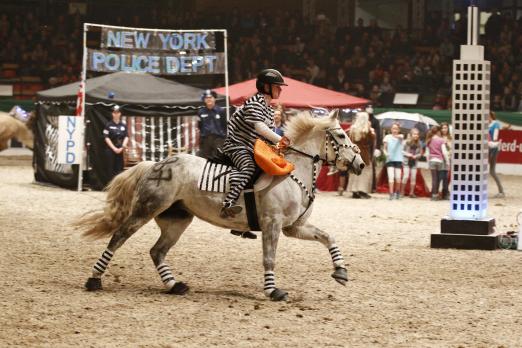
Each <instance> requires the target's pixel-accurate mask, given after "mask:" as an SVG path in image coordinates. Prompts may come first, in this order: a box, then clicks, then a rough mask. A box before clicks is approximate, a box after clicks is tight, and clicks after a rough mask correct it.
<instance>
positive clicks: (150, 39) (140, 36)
mask: <svg viewBox="0 0 522 348" xmlns="http://www.w3.org/2000/svg"><path fill="white" fill-rule="evenodd" d="M101 47H102V48H122V49H130V50H138V51H139V50H155V51H201V50H204V51H206V50H215V49H216V38H215V35H214V33H213V32H211V31H209V32H185V31H183V32H182V31H165V30H159V31H152V30H139V29H130V28H128V29H114V28H107V27H103V28H102V44H101Z"/></svg>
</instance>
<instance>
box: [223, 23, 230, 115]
mask: <svg viewBox="0 0 522 348" xmlns="http://www.w3.org/2000/svg"><path fill="white" fill-rule="evenodd" d="M224 37H225V105H226V108H227V122H228V121H229V119H230V103H229V97H228V32H227V30H226V29H225V30H224Z"/></svg>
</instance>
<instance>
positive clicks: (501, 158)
mask: <svg viewBox="0 0 522 348" xmlns="http://www.w3.org/2000/svg"><path fill="white" fill-rule="evenodd" d="M498 138H499V139H500V140H501V142H500V144H499V150H500V152H499V155H498V158H497V163H513V164H522V131H517V130H509V129H502V130H500V132H499V136H498Z"/></svg>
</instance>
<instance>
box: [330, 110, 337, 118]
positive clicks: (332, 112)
mask: <svg viewBox="0 0 522 348" xmlns="http://www.w3.org/2000/svg"><path fill="white" fill-rule="evenodd" d="M330 118H331V119H332V120H336V119H338V118H339V109H334V110H332V111H330Z"/></svg>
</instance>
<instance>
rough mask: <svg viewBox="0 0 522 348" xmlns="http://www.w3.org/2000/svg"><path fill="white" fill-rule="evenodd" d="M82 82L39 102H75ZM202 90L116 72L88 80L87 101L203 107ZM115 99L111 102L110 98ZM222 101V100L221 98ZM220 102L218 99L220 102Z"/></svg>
mask: <svg viewBox="0 0 522 348" xmlns="http://www.w3.org/2000/svg"><path fill="white" fill-rule="evenodd" d="M78 89H79V82H75V83H71V84H68V85H64V86H60V87H57V88H52V89H48V90H45V91H41V92H38V100H41V101H63V100H64V99H68V100H74V101H76V97H77V95H78ZM201 92H202V90H201V89H199V88H196V87H192V86H187V85H184V84H181V83H178V82H175V81H171V80H167V79H163V78H161V77H156V76H153V75H150V74H146V73H129V72H116V73H113V74H108V75H103V76H99V77H94V78H91V79H88V80H87V82H86V89H85V95H86V100H89V101H101V102H109V103H119V104H146V105H202V102H201ZM110 94H111V95H114V97H113V98H109V95H110ZM221 98H222V97H221ZM221 98H218V99H221Z"/></svg>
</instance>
